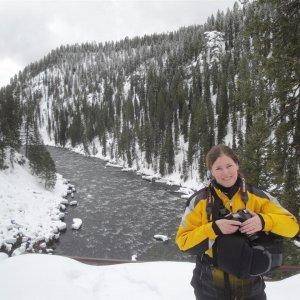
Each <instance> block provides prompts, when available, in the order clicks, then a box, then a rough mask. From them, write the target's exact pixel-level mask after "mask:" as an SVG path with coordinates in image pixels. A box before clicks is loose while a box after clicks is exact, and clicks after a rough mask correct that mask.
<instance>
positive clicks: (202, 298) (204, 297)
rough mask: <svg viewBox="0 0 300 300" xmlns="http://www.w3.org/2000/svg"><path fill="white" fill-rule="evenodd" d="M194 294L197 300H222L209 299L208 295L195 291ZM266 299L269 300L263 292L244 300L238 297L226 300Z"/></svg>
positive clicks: (217, 299)
mask: <svg viewBox="0 0 300 300" xmlns="http://www.w3.org/2000/svg"><path fill="white" fill-rule="evenodd" d="M194 293H195V296H196V300H220V299H219V298H215V297H209V296H207V295H201V294H199V293H198V292H197V291H196V290H194ZM266 299H267V296H266V293H265V292H263V293H262V294H260V295H256V296H253V297H243V298H242V299H238V298H237V297H236V298H231V299H226V300H266ZM224 300H225V299H224Z"/></svg>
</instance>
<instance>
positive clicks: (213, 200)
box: [206, 184, 230, 222]
mask: <svg viewBox="0 0 300 300" xmlns="http://www.w3.org/2000/svg"><path fill="white" fill-rule="evenodd" d="M229 213H230V211H229V210H228V209H226V208H225V206H224V205H223V202H222V200H221V199H220V197H219V196H218V194H217V193H216V191H215V189H214V187H213V186H212V185H211V184H210V185H209V186H208V187H207V205H206V214H207V220H208V221H209V222H211V221H216V220H218V219H220V218H221V217H224V216H225V215H227V214H229Z"/></svg>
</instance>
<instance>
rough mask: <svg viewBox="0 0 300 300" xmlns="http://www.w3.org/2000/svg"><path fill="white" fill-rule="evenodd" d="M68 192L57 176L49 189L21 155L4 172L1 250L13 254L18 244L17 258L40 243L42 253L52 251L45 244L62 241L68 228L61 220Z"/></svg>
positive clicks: (0, 201) (1, 180)
mask: <svg viewBox="0 0 300 300" xmlns="http://www.w3.org/2000/svg"><path fill="white" fill-rule="evenodd" d="M23 162H24V164H22V163H23ZM19 163H21V164H22V165H20V164H19ZM7 165H10V163H9V162H7ZM67 189H68V185H67V184H66V182H65V180H64V179H63V178H62V176H61V175H59V174H57V182H56V185H55V187H54V190H53V191H48V190H45V188H44V185H43V183H42V182H40V181H39V179H38V178H37V177H35V176H33V175H32V174H31V172H30V170H29V167H28V163H27V162H25V161H23V158H22V156H21V155H20V154H18V153H17V154H16V157H15V159H14V163H13V166H11V165H10V167H9V168H7V169H5V170H1V171H0V249H1V247H3V248H5V250H6V251H8V252H9V251H11V249H12V247H13V245H14V244H16V242H18V243H19V247H18V248H17V249H15V250H14V252H13V255H17V254H20V253H22V252H24V251H25V250H27V251H28V250H29V251H30V250H31V251H34V249H33V246H34V245H35V246H37V245H38V244H40V250H41V251H43V252H45V251H46V252H51V250H50V249H46V247H45V242H48V241H50V240H51V239H58V238H59V232H60V231H61V230H63V229H65V228H66V224H65V223H64V222H62V220H61V219H63V217H64V213H63V212H62V210H64V209H65V206H64V205H63V204H62V203H65V204H67V203H68V200H67V199H64V198H63V196H66V194H67ZM3 248H2V249H3ZM36 250H38V249H36ZM0 299H2V298H1V297H0Z"/></svg>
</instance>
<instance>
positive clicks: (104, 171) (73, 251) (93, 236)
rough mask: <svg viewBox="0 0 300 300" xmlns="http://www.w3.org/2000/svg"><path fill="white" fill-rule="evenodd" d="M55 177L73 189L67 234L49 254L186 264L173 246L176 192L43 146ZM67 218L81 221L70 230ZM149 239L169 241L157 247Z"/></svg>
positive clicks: (179, 204) (180, 206) (178, 208)
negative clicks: (157, 236) (159, 237)
mask: <svg viewBox="0 0 300 300" xmlns="http://www.w3.org/2000/svg"><path fill="white" fill-rule="evenodd" d="M48 149H49V151H50V154H51V156H52V158H53V159H54V161H55V164H56V168H57V172H58V173H60V174H62V175H63V177H64V178H67V179H69V180H70V183H71V184H74V185H75V187H76V189H77V193H75V197H74V200H77V201H78V205H77V206H75V207H72V206H68V208H67V210H66V216H65V219H64V222H66V223H67V231H66V232H65V233H62V234H61V235H60V238H59V242H58V243H56V244H55V245H54V253H55V254H62V255H68V256H82V257H95V258H112V259H131V256H132V255H133V254H137V259H138V260H186V259H188V257H187V256H186V255H183V254H182V253H180V251H179V250H178V248H177V247H176V245H175V244H174V238H175V234H176V230H177V227H178V224H179V222H180V219H181V215H182V213H183V210H184V206H185V199H181V198H180V195H179V194H176V193H175V190H176V189H178V187H170V186H167V185H164V184H159V183H153V182H148V181H145V180H143V179H142V178H141V176H139V175H137V174H135V173H134V172H122V171H121V169H120V168H114V167H105V165H106V162H104V161H102V160H100V159H98V158H93V157H86V156H83V155H80V154H77V153H74V152H71V151H68V150H65V149H61V148H55V147H49V148H48ZM73 218H80V219H82V221H83V225H82V227H81V228H80V229H79V230H78V231H75V230H72V229H71V224H72V219H73ZM155 234H164V235H167V236H168V237H169V238H170V239H171V240H169V241H168V242H160V241H156V240H155V239H153V236H154V235H155Z"/></svg>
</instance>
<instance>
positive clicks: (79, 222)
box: [72, 218, 82, 230]
mask: <svg viewBox="0 0 300 300" xmlns="http://www.w3.org/2000/svg"><path fill="white" fill-rule="evenodd" d="M81 225H82V220H81V219H79V218H74V219H73V224H72V228H73V229H75V230H78V229H79V228H80V227H81Z"/></svg>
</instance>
